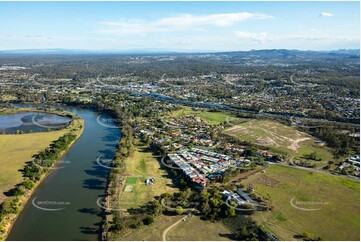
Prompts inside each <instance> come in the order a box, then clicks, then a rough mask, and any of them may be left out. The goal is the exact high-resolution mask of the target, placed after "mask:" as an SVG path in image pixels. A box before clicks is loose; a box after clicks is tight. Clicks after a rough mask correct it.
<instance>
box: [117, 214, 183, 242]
mask: <svg viewBox="0 0 361 242" xmlns="http://www.w3.org/2000/svg"><path fill="white" fill-rule="evenodd" d="M182 217H184V215H178V216H165V215H161V216H159V217H157V218H155V220H154V223H152V224H150V225H148V226H141V227H139V228H137V229H135V230H131V231H132V232H131V233H129V234H127V235H125V236H122V237H119V238H117V239H118V240H123V241H142V240H145V241H149V240H151V241H161V240H162V233H163V231H164V230H165V229H166V228H168V227H169V226H170V225H172V224H173V223H175V222H176V221H178V220H179V219H181V218H182ZM169 233H170V232H169Z"/></svg>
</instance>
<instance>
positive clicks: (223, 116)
mask: <svg viewBox="0 0 361 242" xmlns="http://www.w3.org/2000/svg"><path fill="white" fill-rule="evenodd" d="M186 115H194V116H198V117H200V118H202V119H203V120H204V121H206V122H208V124H210V125H217V124H220V123H223V122H224V121H231V120H234V119H237V117H236V116H234V115H229V114H227V113H226V112H206V111H194V110H192V108H191V107H186V106H182V109H180V110H177V111H174V112H172V114H171V116H172V117H176V118H178V117H182V116H186Z"/></svg>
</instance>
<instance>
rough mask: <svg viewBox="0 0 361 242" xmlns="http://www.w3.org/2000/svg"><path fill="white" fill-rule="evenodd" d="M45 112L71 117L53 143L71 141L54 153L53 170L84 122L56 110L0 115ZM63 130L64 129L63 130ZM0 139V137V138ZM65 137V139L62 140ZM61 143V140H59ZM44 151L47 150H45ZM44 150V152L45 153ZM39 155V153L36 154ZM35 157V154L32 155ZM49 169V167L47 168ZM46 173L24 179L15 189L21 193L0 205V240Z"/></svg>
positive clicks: (72, 142) (82, 127) (32, 109)
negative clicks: (62, 132) (64, 140)
mask: <svg viewBox="0 0 361 242" xmlns="http://www.w3.org/2000/svg"><path fill="white" fill-rule="evenodd" d="M39 111H42V112H46V113H49V114H57V115H60V116H67V117H71V118H72V121H71V122H70V123H69V125H68V126H67V127H66V128H65V130H66V132H65V134H64V135H63V136H61V137H60V138H59V139H58V140H56V141H55V142H59V140H61V139H65V138H68V137H70V138H71V139H70V140H71V141H70V142H69V143H67V144H66V148H64V149H62V150H61V151H59V153H56V155H57V157H58V158H57V159H56V162H54V164H52V165H51V167H50V168H55V167H56V166H57V165H59V161H60V160H61V158H62V157H63V156H64V154H66V152H67V151H68V150H69V149H70V148H71V147H72V145H73V144H74V143H75V142H76V141H77V140H78V139H79V137H80V136H81V135H82V133H83V130H84V120H83V119H81V118H80V117H79V116H77V115H75V114H73V113H70V112H66V111H56V110H50V111H49V110H48V111H46V110H44V109H42V110H39V109H34V108H16V109H14V110H5V109H2V110H0V113H1V114H4V113H6V114H10V113H17V112H39ZM63 130H64V129H63ZM50 132H58V131H50ZM29 135H32V134H20V135H19V137H22V136H29ZM0 137H1V136H0ZM64 137H65V138H64ZM61 141H62V140H61ZM45 150H48V148H46V149H45ZM45 150H44V151H45ZM38 154H39V153H38ZM34 155H35V154H34ZM27 165H28V164H25V167H24V169H25V168H26V166H27ZM47 168H49V167H47ZM44 170H45V171H46V172H44V173H42V174H41V175H40V177H39V179H37V180H30V179H27V178H25V177H24V179H23V181H22V183H20V184H18V185H17V187H16V189H17V190H16V191H17V192H18V191H21V192H20V194H18V193H16V192H14V193H15V194H13V195H12V196H9V197H8V198H7V199H6V200H5V201H4V202H3V203H2V204H1V221H0V239H1V240H4V239H6V237H7V236H8V234H9V232H10V230H11V228H12V226H13V224H14V223H15V221H16V219H17V218H18V216H19V214H20V213H21V211H22V210H23V208H24V206H25V204H26V203H27V201H28V200H29V198H30V197H31V195H32V194H33V193H34V192H35V191H36V189H37V188H38V187H39V185H40V184H41V183H42V181H43V180H44V179H45V178H46V177H47V176H48V175H49V174H51V169H44Z"/></svg>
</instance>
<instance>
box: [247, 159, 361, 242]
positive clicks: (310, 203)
mask: <svg viewBox="0 0 361 242" xmlns="http://www.w3.org/2000/svg"><path fill="white" fill-rule="evenodd" d="M266 181H268V182H266ZM243 183H244V184H245V185H246V186H252V187H254V188H255V193H256V194H257V195H260V196H262V197H264V198H268V199H269V200H268V201H269V202H271V204H272V205H273V206H274V209H273V210H272V211H270V212H257V213H256V214H255V215H254V217H255V219H256V220H257V221H258V222H259V223H260V224H261V225H264V226H265V227H266V228H267V229H269V230H270V231H271V232H273V233H275V234H276V235H277V236H279V238H280V239H281V240H294V238H293V236H294V235H297V234H302V233H303V232H309V233H311V234H313V235H314V237H315V238H317V237H321V239H322V240H359V238H360V237H359V231H360V230H359V228H360V215H359V214H360V184H359V181H358V180H351V179H348V178H342V177H337V176H333V175H331V174H326V173H321V172H317V173H311V172H309V171H305V170H301V169H297V168H294V167H287V166H281V165H272V166H271V167H270V168H268V169H267V170H266V172H265V173H258V174H255V175H253V176H251V177H249V178H248V179H246V180H244V181H243ZM293 205H296V207H294V206H293ZM297 207H298V208H297ZM300 208H301V209H304V208H306V210H307V209H317V210H312V211H311V210H310V211H306V210H301V209H300Z"/></svg>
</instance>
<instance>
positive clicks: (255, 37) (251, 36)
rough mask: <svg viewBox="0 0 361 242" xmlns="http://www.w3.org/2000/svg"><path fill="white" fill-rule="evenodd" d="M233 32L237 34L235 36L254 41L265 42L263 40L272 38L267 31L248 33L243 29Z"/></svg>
mask: <svg viewBox="0 0 361 242" xmlns="http://www.w3.org/2000/svg"><path fill="white" fill-rule="evenodd" d="M234 34H235V35H236V36H237V38H240V39H248V40H252V41H256V42H265V41H270V40H273V37H272V36H270V35H269V34H267V33H249V32H243V31H235V32H234Z"/></svg>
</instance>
